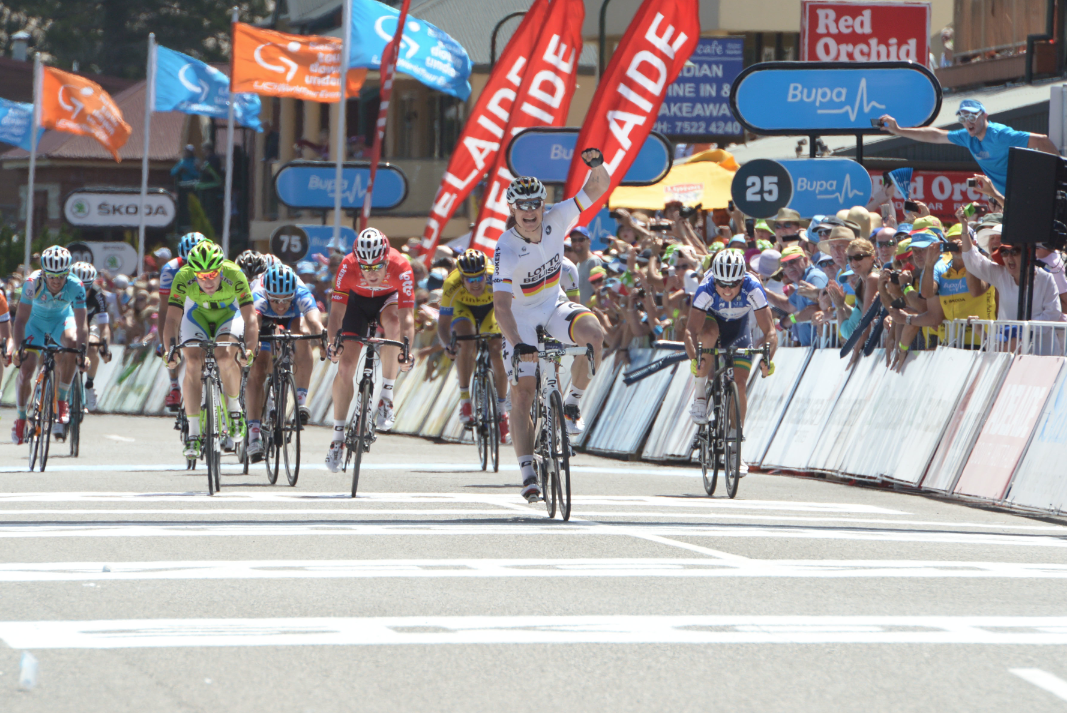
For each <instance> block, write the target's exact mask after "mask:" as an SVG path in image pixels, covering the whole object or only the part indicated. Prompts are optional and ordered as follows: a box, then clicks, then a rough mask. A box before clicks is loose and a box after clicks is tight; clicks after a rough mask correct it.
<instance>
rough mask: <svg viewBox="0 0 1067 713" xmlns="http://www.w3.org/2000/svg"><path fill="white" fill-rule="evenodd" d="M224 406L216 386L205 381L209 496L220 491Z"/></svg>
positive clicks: (205, 432)
mask: <svg viewBox="0 0 1067 713" xmlns="http://www.w3.org/2000/svg"><path fill="white" fill-rule="evenodd" d="M221 410H222V405H221V403H220V402H219V394H218V391H217V390H216V389H215V384H214V382H213V381H211V380H210V379H207V380H205V381H204V406H203V411H204V416H205V421H206V423H205V424H204V430H203V439H204V446H203V447H204V461H205V462H206V463H207V494H208V495H214V494H215V493H217V492H218V491H219V481H220V478H219V469H220V467H221V465H222V453H221V451H222V444H221V443H220V442H219V438H220V436H219V428H220V424H221V421H220V420H219V413H220V411H221Z"/></svg>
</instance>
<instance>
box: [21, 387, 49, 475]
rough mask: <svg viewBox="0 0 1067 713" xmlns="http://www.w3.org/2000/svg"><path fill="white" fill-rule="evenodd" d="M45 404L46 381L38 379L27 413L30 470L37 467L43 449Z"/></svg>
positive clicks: (26, 432) (26, 431)
mask: <svg viewBox="0 0 1067 713" xmlns="http://www.w3.org/2000/svg"><path fill="white" fill-rule="evenodd" d="M43 406H44V381H43V380H41V381H38V382H37V383H36V384H35V385H34V387H33V394H32V395H31V397H30V406H29V411H28V412H27V414H26V430H25V431H24V433H25V434H26V442H27V444H28V445H29V447H30V454H29V457H30V471H31V472H32V471H33V469H34V468H36V467H37V458H38V457H39V455H40V451H41V428H42V426H41V415H42V414H41V411H42V408H43Z"/></svg>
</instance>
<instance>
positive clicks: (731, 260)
mask: <svg viewBox="0 0 1067 713" xmlns="http://www.w3.org/2000/svg"><path fill="white" fill-rule="evenodd" d="M711 275H712V277H713V278H714V279H715V281H716V282H724V283H727V284H729V283H736V282H740V281H741V280H742V279H743V278H744V277H745V256H744V255H742V254H741V253H740V252H738V251H737V250H721V251H719V254H718V255H716V256H715V259H714V260H712V261H711Z"/></svg>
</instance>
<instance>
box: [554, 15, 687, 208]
mask: <svg viewBox="0 0 1067 713" xmlns="http://www.w3.org/2000/svg"><path fill="white" fill-rule="evenodd" d="M698 11H699V8H698V0H645V2H644V3H643V4H642V5H641V7H640V9H638V11H637V14H636V15H635V16H634V19H633V21H631V22H630V26H629V27H627V28H626V34H625V35H623V37H622V41H621V42H620V43H619V47H618V49H616V50H615V54H614V55H612V57H611V62H609V63H608V68H607V69H606V70H605V71H604V75H603V76H602V77H601V78H600V84H598V85H597V90H596V94H594V95H593V102H592V104H591V105H590V108H589V113H588V114H586V119H585V123H584V124H582V130H581V133H579V134H578V143H577V144H576V146H575V151H574V157H573V158H572V159H571V168H570V172H569V173H568V174H567V184H566V187H565V188H564V191H563V195H565V196H573V195H575V194H576V193H577V192H578V191H579V190H580V189H581V187H582V185H583V184H584V183H585V179H586V177H587V176H588V175H589V169H588V167H587V166H586V165H585V163H583V162H582V159H581V156H580V153H581V151H583V150H585V149H587V148H599V149H600V150H601V151H603V153H604V166H605V167H606V168H607V170H608V173H609V174H610V175H611V186H610V188H609V189H608V192H607V193H606V194H605V195H604V200H603V201H602V202H603V203H607V199H608V196H610V195H611V192H612V191H613V190H615V188H616V187H617V186H618V185H619V182H620V181H621V180H622V178H623V176H625V175H626V172H627V171H628V170H630V165H631V164H632V163H633V162H634V159H635V158H636V157H637V153H638V151H640V150H641V147H642V146H643V145H644V143H645V139H646V138H647V137H648V134H649V132H650V131H651V130H652V125H653V124H654V123H655V121H656V116H657V114H658V113H659V107H660V104H662V103H663V97H664V96H666V94H667V88H668V87H669V86H670V85H671V83H672V82H673V81H674V80H675V78H677V76H678V73H679V72H681V70H682V66H683V65H684V64H685V62H686V60H688V59H689V55H691V54H692V53H693V50H694V49H695V48H696V46H697V41H698V40H699V39H700V16H699V12H698ZM598 210H600V205H595V206H592V207H591V208H589V209H588V210H587V211H585V212H584V213H582V217H581V218H580V219H579V223H581V224H582V225H585V224H586V223H588V222H589V221H590V220H592V219H593V216H594V215H596V213H597V211H598Z"/></svg>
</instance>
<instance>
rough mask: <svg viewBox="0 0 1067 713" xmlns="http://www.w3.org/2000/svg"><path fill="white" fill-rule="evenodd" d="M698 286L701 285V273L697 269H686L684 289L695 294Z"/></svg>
mask: <svg viewBox="0 0 1067 713" xmlns="http://www.w3.org/2000/svg"><path fill="white" fill-rule="evenodd" d="M698 287H700V273H698V272H697V271H696V270H686V272H685V275H683V276H682V289H684V290H685V293H686V294H687V295H695V294H696V293H697V288H698Z"/></svg>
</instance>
